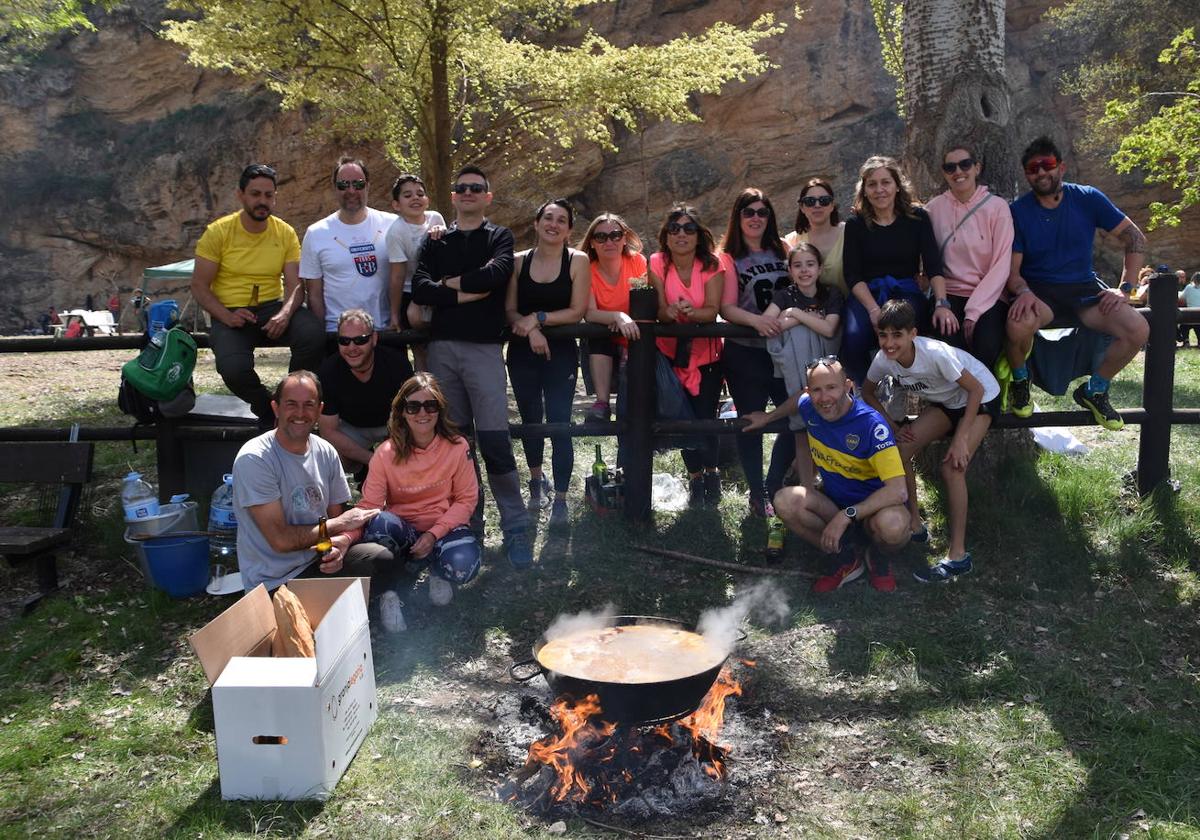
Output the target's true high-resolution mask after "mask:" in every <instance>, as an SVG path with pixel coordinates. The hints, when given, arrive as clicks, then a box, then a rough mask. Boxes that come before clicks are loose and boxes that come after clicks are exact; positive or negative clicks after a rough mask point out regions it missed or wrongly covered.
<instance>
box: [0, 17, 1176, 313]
mask: <svg viewBox="0 0 1200 840" xmlns="http://www.w3.org/2000/svg"><path fill="white" fill-rule="evenodd" d="M1048 5H1049V0H1013V2H1010V3H1009V8H1008V44H1007V57H1008V75H1009V77H1010V79H1011V82H1012V86H1013V89H1014V96H1013V112H1014V126H1015V132H1016V134H1017V136H1018V137H1020V138H1022V139H1025V138H1028V137H1032V136H1033V135H1034V134H1036V133H1039V132H1042V131H1048V132H1050V133H1052V134H1053V135H1054V136H1056V137H1058V138H1059V139H1060V143H1061V144H1062V145H1064V150H1066V148H1070V146H1071V138H1072V137H1073V136H1074V135H1075V134H1076V133H1077V130H1076V129H1077V126H1078V124H1079V122H1078V121H1079V119H1080V113H1079V108H1078V105H1077V103H1075V102H1073V101H1071V100H1069V99H1066V98H1064V97H1062V96H1060V95H1059V94H1058V93H1057V89H1056V75H1057V72H1058V71H1059V69H1060V68H1062V67H1065V66H1069V65H1071V64H1072V63H1075V62H1077V61H1078V60H1079V57H1078V56H1076V55H1073V54H1072V53H1071V47H1070V45H1069V44H1062V43H1055V44H1052V45H1051V44H1047V43H1046V37H1047V35H1046V31H1045V29H1046V27H1045V24H1043V23H1042V22H1041V18H1042V14H1043V12H1044V11H1045V9H1046V7H1047V6H1048ZM791 8H792V5H791V4H790V3H783V2H765V0H757V1H756V2H751V3H748V4H743V3H734V2H731V0H707V2H706V1H705V0H651V2H648V3H637V4H634V3H627V2H624V0H617V2H614V3H611V4H606V5H602V6H598V7H594V8H593V9H592V10H591V12H590V14H591V19H590V21H589V22H590V23H591V24H592V25H593V26H594V27H595V28H596V29H597V30H599V31H601V32H603V33H606V34H607V35H608V37H610V38H612V39H613V40H615V41H617V42H618V43H619V42H622V41H623V40H625V41H629V40H632V39H633V37H634V35H635V34H636V36H637V38H638V39H639V40H649V39H653V38H658V39H663V40H665V39H667V38H670V37H673V36H674V35H676V34H678V33H680V32H683V31H692V32H695V31H697V30H699V29H700V28H701V27H703V26H705V25H706V24H708V23H710V22H712V21H714V20H718V19H726V20H732V21H735V22H743V23H745V22H749V21H750V20H752V19H753V18H754V17H755V16H757V15H758V14H760V13H761V12H763V11H767V10H772V9H773V10H774V11H776V13H777V14H778V15H780V16H781V17H782V18H783V19H784V20H786V21H787V22H788V28H787V31H786V32H785V33H784V34H783V35H781V36H777V37H776V38H774V39H772V41H771V42H770V43H769V45H768V47H767V49H768V53H769V55H770V56H771V59H772V61H773V62H774V63H775V64H777V65H778V67H777V68H776V69H774V70H771V71H770V72H768V73H767V74H765V75H763V76H761V77H759V78H757V79H754V80H751V81H749V82H746V83H744V84H736V85H731V86H729V87H728V88H727V89H726V91H725V92H724V93H723V94H722V95H721V96H719V97H700V98H698V99H697V102H696V108H697V112H698V113H699V114H700V116H701V117H702V118H703V122H702V123H697V124H690V125H672V124H663V125H657V126H654V127H651V128H649V129H648V130H646V131H645V132H643V133H641V134H636V135H627V136H624V137H621V138H620V139H619V145H620V147H621V151H620V152H618V153H616V154H604V155H602V154H601V153H600V152H598V151H597V150H594V149H589V150H581V151H580V153H579V154H577V155H576V156H575V158H574V159H573V161H572V162H571V164H570V165H568V166H567V167H565V168H564V169H562V170H561V171H560V172H558V173H557V174H556V175H555V176H554V177H552V178H549V179H544V180H542V181H540V182H539V183H520V184H517V183H506V182H505V179H504V178H503V176H501V177H500V178H497V179H496V181H497V184H496V192H497V203H496V209H495V212H494V216H495V217H496V218H497V219H498V220H499V221H501V222H503V223H506V224H510V225H512V226H513V227H514V228H515V229H516V230H517V233H518V241H522V240H527V239H528V236H527V231H528V222H529V219H530V217H531V215H532V210H533V208H534V207H535V206H536V205H537V204H538V203H539V202H540V201H541V200H542V199H543V198H544V197H546V196H550V195H558V194H568V195H571V196H573V197H574V198H575V199H576V200H577V201H578V203H579V205H580V211H581V215H582V217H583V218H584V219H587V218H589V217H590V216H591V215H593V214H595V213H597V212H600V211H602V210H615V211H617V212H620V213H622V214H624V215H625V216H626V218H627V219H628V220H629V221H630V222H631V224H633V225H634V226H635V227H637V228H638V229H639V230H641V231H643V232H644V233H648V234H651V235H653V234H654V232H656V230H657V226H658V223H659V221H660V220H661V218H662V215H663V212H664V210H665V209H666V208H667V207H668V206H669V205H670V204H671V203H673V202H674V201H677V200H686V201H688V202H689V203H692V204H695V205H696V206H697V207H698V208H699V210H700V212H701V214H702V216H703V217H704V219H705V220H706V221H707V222H708V223H709V225H710V226H711V227H712V228H713V229H714V230H715V231H717V232H718V235H719V233H720V231H722V230H723V229H724V226H725V222H726V217H727V214H728V208H729V205H730V203H731V201H732V199H733V197H734V196H735V195H736V193H737V192H738V190H739V189H741V188H742V187H743V186H746V185H754V186H759V187H762V188H764V189H766V190H767V191H768V192H769V193H770V194H771V195H772V196H773V198H774V202H775V206H776V209H777V211H778V212H779V215H780V217H781V222H783V223H784V227H786V228H787V229H790V222H791V219H792V217H793V215H794V212H795V197H796V195H797V193H798V190H799V186H800V185H801V184H802V183H803V181H804V180H805V179H806V178H808V177H811V176H812V175H823V176H825V177H828V178H831V179H832V180H833V182H834V183H835V185H836V186H837V189H838V193H839V198H840V200H841V203H842V205H843V207H845V206H846V205H847V204H848V202H849V199H850V192H851V190H852V187H853V181H854V177H855V173H856V170H857V167H858V165H859V164H860V163H861V162H862V161H863V160H864V159H865V158H866V157H868V156H869V155H870V154H872V153H876V152H887V153H894V152H898V151H899V150H900V147H901V144H902V142H903V124H902V122H901V121H900V119H899V118H898V117H897V116H896V113H895V108H894V93H893V89H892V84H891V79H890V78H889V77H888V76H887V75H886V74H885V72H884V70H883V68H882V64H881V62H880V58H879V39H878V35H877V33H876V31H875V27H874V24H873V23H872V21H871V15H870V7H869V3H868V2H867V0H849V2H847V3H844V4H814V8H812V9H811V10H809V11H808V12H807V13H806V14H805V16H804V18H803V20H801V21H796V20H795V19H794V18H792V17H791ZM160 15H161V9H160V8H159V7H158V6H157V5H155V4H154V3H153V0H143V3H142V5H138V4H135V5H133V6H132V7H126V8H125V10H124V11H122V12H120V13H119V14H117V15H115V16H111V17H107V18H105V19H103V20H101V21H99V25H100V28H99V31H98V32H96V33H88V34H83V35H76V36H65V37H63V38H62V39H61V41H60V43H59V44H58V45H57V46H56V47H55V48H54V49H53V50H51V51H50V52H49V53H47V54H46V55H45V56H44V57H43V59H42V60H41V61H40V62H39V63H38V64H37V65H36V66H35V67H32V68H29V69H28V70H26V71H23V72H21V73H19V74H9V75H7V76H2V77H0V136H3V137H4V138H5V144H4V147H3V149H2V150H0V159H2V161H3V166H2V167H0V287H2V288H3V289H4V294H3V296H2V297H0V330H2V331H4V332H14V331H16V330H17V329H19V328H20V327H21V326H22V325H23V324H24V323H25V322H26V321H27V320H28V321H33V320H36V317H37V314H38V313H39V312H41V311H42V310H44V309H45V307H46V306H48V305H51V304H53V305H55V306H57V307H59V308H60V309H61V308H69V307H75V306H78V305H81V304H82V302H83V299H84V297H85V296H86V295H87V294H88V293H92V294H93V295H95V296H96V299H97V302H99V301H103V300H106V299H107V297H108V295H109V294H111V293H112V291H113V290H114V289H118V290H120V292H121V293H122V296H123V297H127V296H128V293H129V292H130V290H132V289H133V288H135V287H137V286H139V285H140V282H141V281H140V278H141V271H142V269H143V268H144V267H145V266H148V265H154V264H157V263H162V262H169V261H173V260H177V259H182V258H185V257H188V256H190V255H191V252H192V249H193V247H194V245H195V242H196V239H197V238H198V237H199V235H200V233H201V232H202V231H203V229H204V226H205V225H206V224H207V223H208V222H209V221H210V220H211V219H213V218H215V217H216V216H218V215H221V214H223V213H226V212H230V211H232V210H233V209H235V201H234V196H233V190H234V187H235V186H236V178H237V173H238V172H239V171H240V170H241V168H242V167H243V166H244V165H245V164H246V163H248V162H250V161H263V162H268V163H271V164H272V165H274V166H276V167H277V168H278V170H279V171H280V174H281V178H282V180H281V183H280V199H279V205H278V208H277V211H278V213H279V215H280V216H282V217H283V218H285V219H287V220H288V221H290V222H292V223H293V224H294V225H295V226H296V228H297V230H298V231H299V232H300V233H301V234H303V231H304V229H305V228H306V227H307V225H308V224H309V223H311V222H312V221H314V220H315V219H317V218H320V217H321V216H323V215H326V214H327V213H329V212H331V211H332V209H333V206H334V202H333V196H332V195H331V192H330V190H329V187H328V169H329V166H330V165H331V163H332V160H333V159H334V157H336V155H337V154H338V153H339V152H340V151H341V150H342V149H343V148H350V150H351V151H354V152H357V153H359V154H361V155H363V156H364V157H365V158H366V159H367V160H368V162H369V163H370V164H371V172H372V182H373V184H374V190H373V193H372V198H371V204H372V205H373V206H376V207H383V208H386V207H387V194H386V189H387V186H388V185H390V183H391V180H392V179H393V178H394V176H395V174H396V173H395V170H394V168H393V167H391V166H390V165H389V164H387V163H386V161H385V160H384V159H383V157H382V154H381V152H380V151H379V150H378V149H377V148H376V149H372V148H363V147H343V146H341V145H339V144H337V143H336V142H331V141H325V140H315V139H314V138H313V136H312V135H311V133H310V132H309V128H310V127H311V126H312V125H313V124H315V122H316V121H317V120H318V119H319V114H317V113H315V112H313V111H303V112H299V113H297V112H290V113H282V112H280V111H279V110H278V108H277V107H276V100H275V98H274V97H273V96H272V95H271V94H269V93H268V92H266V91H265V90H263V89H262V88H259V87H256V86H253V85H249V84H247V83H246V82H245V81H243V80H239V79H236V78H234V77H231V76H229V75H227V74H222V73H215V72H211V71H207V70H200V69H197V68H195V67H193V66H191V65H189V64H188V63H187V61H186V59H185V56H184V54H183V53H182V51H181V50H179V49H178V48H177V47H175V46H174V45H172V44H169V43H167V42H164V41H162V40H161V39H159V38H157V37H156V36H155V35H154V34H153V33H154V32H155V31H156V30H157V28H158V25H159V19H160V17H159V16H160ZM648 33H650V34H648ZM1068 163H1069V166H1070V173H1069V174H1068V178H1070V179H1072V180H1079V181H1083V182H1086V183H1092V184H1096V185H1097V186H1099V187H1100V188H1102V189H1103V190H1105V191H1106V192H1107V193H1108V194H1109V195H1110V196H1111V197H1112V198H1113V199H1114V200H1115V201H1116V202H1117V204H1118V205H1119V206H1120V207H1121V208H1122V209H1124V210H1125V211H1126V212H1127V213H1129V215H1130V216H1132V217H1133V219H1134V220H1135V221H1136V222H1138V223H1139V224H1144V223H1145V221H1146V217H1147V211H1146V207H1147V205H1148V204H1149V202H1150V201H1151V200H1153V199H1154V198H1155V197H1158V196H1159V195H1160V194H1159V193H1157V192H1156V191H1154V190H1151V189H1149V188H1147V187H1145V185H1144V184H1142V182H1141V179H1140V178H1138V177H1136V176H1117V175H1115V174H1114V173H1112V171H1111V170H1110V169H1109V167H1108V166H1107V163H1106V160H1105V158H1104V157H1103V156H1087V155H1083V154H1076V153H1074V150H1073V149H1072V150H1071V152H1069V153H1068ZM1010 177H1011V176H1010ZM441 209H443V211H444V210H446V209H447V208H441ZM1197 233H1200V217H1197V215H1196V214H1195V213H1194V212H1193V213H1192V214H1191V218H1190V219H1189V220H1188V221H1187V222H1186V223H1185V224H1184V225H1183V226H1181V227H1179V228H1175V229H1170V230H1160V231H1156V232H1155V233H1153V234H1152V235H1151V236H1150V243H1151V253H1150V254H1149V255H1148V256H1149V258H1150V260H1152V261H1154V262H1167V263H1170V264H1171V265H1172V266H1183V267H1186V268H1187V269H1188V270H1189V271H1191V270H1193V269H1200V254H1198V253H1196V252H1195V251H1194V247H1193V249H1192V250H1188V249H1187V248H1186V245H1187V244H1188V243H1191V242H1194V241H1195V239H1196V235H1197ZM1101 250H1102V252H1103V256H1102V258H1101V262H1102V264H1103V265H1104V266H1105V267H1106V269H1107V270H1108V271H1110V272H1112V271H1115V270H1119V258H1118V257H1119V255H1118V254H1117V253H1116V252H1115V251H1113V250H1111V249H1101ZM163 291H167V290H166V289H154V290H152V293H154V294H158V293H160V292H163Z"/></svg>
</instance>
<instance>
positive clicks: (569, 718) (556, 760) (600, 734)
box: [526, 694, 617, 802]
mask: <svg viewBox="0 0 1200 840" xmlns="http://www.w3.org/2000/svg"><path fill="white" fill-rule="evenodd" d="M599 713H600V698H599V697H598V696H597V695H595V694H589V695H588V696H587V697H585V698H583V700H581V701H579V702H578V703H576V702H573V701H572V700H571V698H569V697H561V698H559V699H558V700H556V701H555V702H554V705H552V706H551V707H550V715H551V717H553V718H554V719H555V720H556V721H558V725H559V726H560V727H561V728H562V734H561V735H550V736H548V737H545V738H542V739H541V740H540V741H534V742H533V743H532V744H530V745H529V758H528V759H527V761H526V766H528V765H529V764H531V763H538V764H545V765H548V766H549V767H551V768H552V769H553V770H554V772H555V773H557V774H558V781H556V782H555V783H554V785H553V787H551V789H550V795H551V796H552V797H553V798H554V801H555V802H562V801H563V800H565V799H570V800H571V801H573V802H583V801H584V800H586V799H587V796H588V793H589V792H590V791H591V789H592V785H591V782H589V781H588V779H587V776H586V775H584V774H583V773H581V772H579V770H578V769H577V768H576V766H575V764H574V762H573V761H572V756H571V753H572V752H573V751H575V750H577V749H578V748H580V747H581V746H587V745H589V744H593V743H596V742H598V741H601V740H602V739H604V738H607V737H608V736H610V735H612V733H613V731H614V730H615V729H616V728H617V727H616V724H613V723H605V722H603V721H601V722H600V724H599V725H593V724H591V723H589V722H588V721H589V719H590V718H591V717H592V716H593V715H596V714H599ZM612 754H615V748H614V750H613V753H612ZM612 754H610V756H609V757H610V758H611V756H612Z"/></svg>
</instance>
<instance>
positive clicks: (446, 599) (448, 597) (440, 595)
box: [429, 575, 454, 607]
mask: <svg viewBox="0 0 1200 840" xmlns="http://www.w3.org/2000/svg"><path fill="white" fill-rule="evenodd" d="M429 600H430V601H432V602H433V605H434V606H435V607H444V606H446V605H447V604H449V603H450V602H451V601H453V600H454V586H453V585H452V584H451V583H450V581H448V580H446V579H445V578H443V577H438V576H437V575H430V576H429Z"/></svg>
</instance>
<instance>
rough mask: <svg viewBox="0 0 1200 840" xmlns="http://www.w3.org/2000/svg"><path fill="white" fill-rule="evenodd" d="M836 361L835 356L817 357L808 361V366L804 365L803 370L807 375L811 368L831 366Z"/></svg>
mask: <svg viewBox="0 0 1200 840" xmlns="http://www.w3.org/2000/svg"><path fill="white" fill-rule="evenodd" d="M837 360H838V357H837V356H817V358H815V359H810V360H809V362H808V364H806V365H805V366H804V370H805V372H806V373H807V372H808V371H810V370H812V369H813V368H816V367H820V366H821V365H826V366H829V365H832V364H834V363H836V362H837Z"/></svg>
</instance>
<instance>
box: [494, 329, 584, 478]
mask: <svg viewBox="0 0 1200 840" xmlns="http://www.w3.org/2000/svg"><path fill="white" fill-rule="evenodd" d="M578 370H579V348H578V347H577V346H576V344H575V341H574V340H573V339H558V340H553V341H551V342H550V358H549V359H547V358H545V357H544V356H539V355H538V354H537V353H534V352H533V351H532V350H530V349H529V342H528V341H525V340H522V339H513V340H512V341H510V342H509V343H508V379H509V381H510V382H512V389H513V396H515V397H516V398H517V411H518V412H520V414H521V422H522V423H541V422H542V419H543V416H544V417H545V421H546V422H547V423H567V422H570V420H571V404H572V401H573V400H574V398H575V377H576V373H577V371H578ZM550 442H551V444H552V445H553V447H554V450H553V453H552V455H551V465H552V466H553V468H554V489H555V491H556V492H559V493H565V492H567V488H568V487H569V486H570V485H571V470H572V469H573V468H574V466H575V448H574V445H573V444H572V442H571V436H570V435H553V436H551V438H550ZM521 445H522V446H523V447H524V448H525V461H526V463H528V464H529V466H530V467H541V465H542V462H543V460H544V457H545V450H546V439H545V438H543V437H542V436H541V435H528V436H522V437H521Z"/></svg>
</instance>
